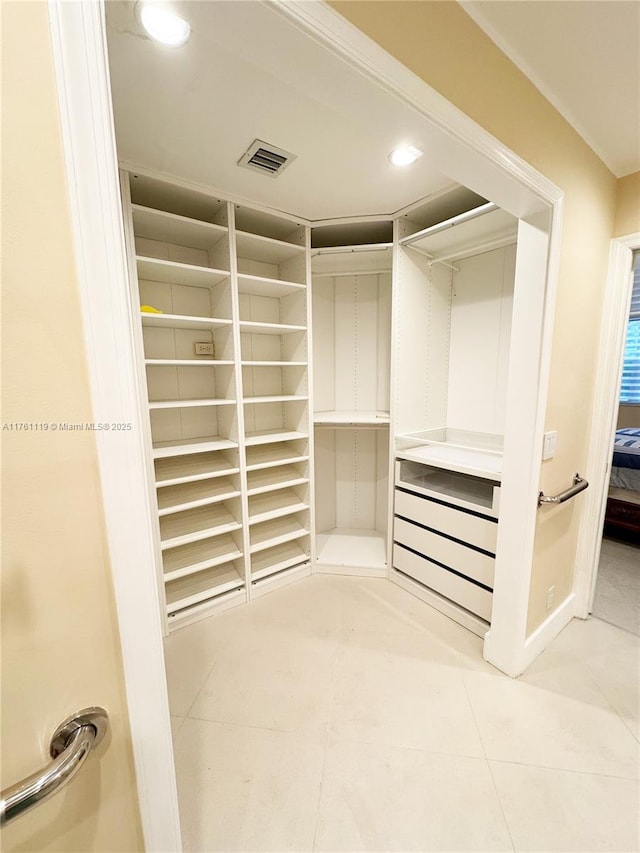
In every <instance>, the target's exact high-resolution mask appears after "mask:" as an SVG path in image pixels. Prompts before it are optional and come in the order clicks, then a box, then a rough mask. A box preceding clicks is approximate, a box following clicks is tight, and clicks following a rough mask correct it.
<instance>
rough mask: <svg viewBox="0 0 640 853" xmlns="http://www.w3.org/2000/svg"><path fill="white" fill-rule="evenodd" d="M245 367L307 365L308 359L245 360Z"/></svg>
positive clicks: (243, 364)
mask: <svg viewBox="0 0 640 853" xmlns="http://www.w3.org/2000/svg"><path fill="white" fill-rule="evenodd" d="M242 366H243V367H307V362H306V361H243V362H242Z"/></svg>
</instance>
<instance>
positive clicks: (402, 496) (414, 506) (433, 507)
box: [395, 489, 498, 554]
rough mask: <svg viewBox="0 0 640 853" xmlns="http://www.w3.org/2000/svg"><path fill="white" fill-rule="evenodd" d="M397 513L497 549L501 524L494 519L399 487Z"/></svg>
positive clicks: (452, 534) (475, 543)
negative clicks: (499, 525) (446, 504)
mask: <svg viewBox="0 0 640 853" xmlns="http://www.w3.org/2000/svg"><path fill="white" fill-rule="evenodd" d="M395 497H396V507H395V512H396V515H404V516H405V517H406V518H411V519H413V521H417V522H419V523H420V524H425V525H426V526H427V527H433V529H434V530H441V531H442V532H443V533H448V534H449V536H455V537H456V539H462V541H463V542H469V543H470V544H471V545H476V546H477V547H478V548H484V549H485V551H491V553H492V554H495V552H496V539H497V536H498V525H497V524H496V523H495V522H494V521H487V519H485V518H478V517H477V516H475V515H471V513H468V512H463V511H462V510H459V509H453V508H452V507H448V506H443V505H442V504H439V503H435V501H430V500H427V499H426V498H420V497H418V496H417V495H410V494H407V492H403V491H400V489H396V496H395Z"/></svg>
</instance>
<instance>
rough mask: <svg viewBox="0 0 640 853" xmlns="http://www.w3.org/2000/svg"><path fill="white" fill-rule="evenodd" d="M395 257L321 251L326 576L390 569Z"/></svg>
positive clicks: (373, 248) (317, 277)
mask: <svg viewBox="0 0 640 853" xmlns="http://www.w3.org/2000/svg"><path fill="white" fill-rule="evenodd" d="M383 225H384V224H383ZM378 227H379V226H378ZM391 258H392V251H391V244H390V243H377V244H371V243H365V244H361V245H339V246H335V247H323V248H320V249H319V250H318V251H317V252H316V253H315V254H314V256H313V261H312V269H313V285H312V288H313V340H314V359H313V362H314V416H313V417H314V432H315V439H314V441H315V467H316V474H315V517H316V523H315V533H316V549H317V554H316V568H317V570H318V571H322V572H335V573H340V574H356V575H371V576H380V577H381V576H385V575H386V572H387V563H388V541H387V531H388V518H389V490H388V483H389V394H390V390H389V378H390V374H389V362H390V334H391V329H390V326H391Z"/></svg>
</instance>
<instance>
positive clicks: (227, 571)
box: [165, 563, 244, 613]
mask: <svg viewBox="0 0 640 853" xmlns="http://www.w3.org/2000/svg"><path fill="white" fill-rule="evenodd" d="M242 586H244V581H243V579H242V578H241V577H240V574H239V572H238V569H237V568H236V566H235V565H234V564H233V563H225V564H224V565H222V566H216V567H215V568H213V569H206V570H205V571H202V572H198V573H197V574H195V575H188V576H187V577H184V578H180V579H179V580H175V581H171V582H169V583H168V584H167V585H166V587H165V592H166V599H167V613H174V612H175V611H176V610H183V609H184V608H185V607H190V606H191V605H193V604H197V603H198V602H200V601H205V600H206V599H207V598H211V597H212V596H214V595H221V594H222V593H223V592H229V590H232V589H240V587H242Z"/></svg>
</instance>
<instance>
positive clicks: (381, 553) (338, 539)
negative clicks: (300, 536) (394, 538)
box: [316, 527, 386, 569]
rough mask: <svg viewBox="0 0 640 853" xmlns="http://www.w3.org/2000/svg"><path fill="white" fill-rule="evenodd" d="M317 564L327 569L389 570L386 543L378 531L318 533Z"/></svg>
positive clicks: (334, 530)
mask: <svg viewBox="0 0 640 853" xmlns="http://www.w3.org/2000/svg"><path fill="white" fill-rule="evenodd" d="M316 550H317V553H316V562H317V563H319V564H321V565H326V566H362V567H363V568H370V569H375V568H384V567H385V566H386V541H385V537H384V535H383V534H382V533H380V532H379V531H377V530H358V529H350V528H346V527H337V528H335V529H333V530H329V531H325V532H324V533H318V535H317V537H316Z"/></svg>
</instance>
